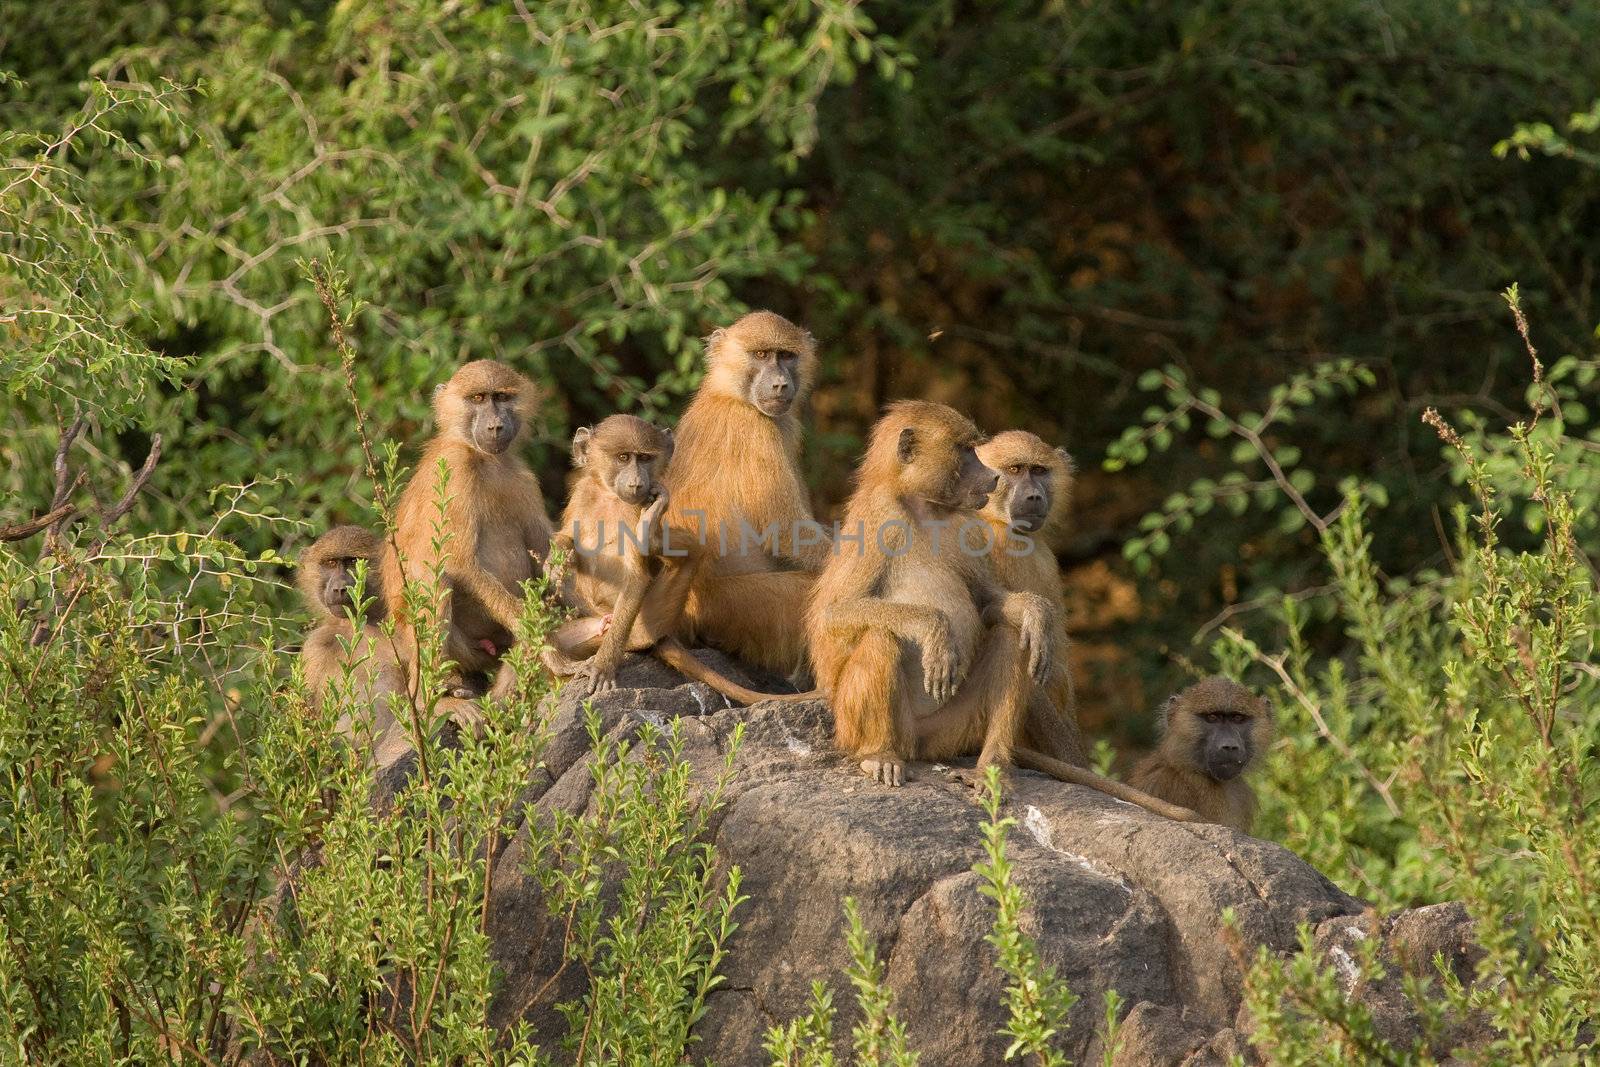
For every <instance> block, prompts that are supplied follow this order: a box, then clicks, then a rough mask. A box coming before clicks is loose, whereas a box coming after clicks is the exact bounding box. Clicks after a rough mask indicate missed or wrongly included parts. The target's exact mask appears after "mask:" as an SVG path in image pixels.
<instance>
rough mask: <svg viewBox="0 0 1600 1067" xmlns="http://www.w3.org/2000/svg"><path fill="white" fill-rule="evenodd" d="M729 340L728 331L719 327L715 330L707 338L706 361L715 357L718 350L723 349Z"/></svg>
mask: <svg viewBox="0 0 1600 1067" xmlns="http://www.w3.org/2000/svg"><path fill="white" fill-rule="evenodd" d="M727 338H728V331H727V330H724V329H723V328H722V327H720V326H719V327H717V328H716V329H715V330H712V331H711V333H710V334H709V335H707V337H706V359H708V360H709V359H710V358H711V357H712V356H713V355H715V354H716V351H717V349H719V348H721V347H722V342H723V341H725V340H727Z"/></svg>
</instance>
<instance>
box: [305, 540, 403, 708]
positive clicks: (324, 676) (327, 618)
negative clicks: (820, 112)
mask: <svg viewBox="0 0 1600 1067" xmlns="http://www.w3.org/2000/svg"><path fill="white" fill-rule="evenodd" d="M381 547H382V546H381V544H380V542H379V541H378V538H377V537H375V536H374V535H373V534H372V533H371V532H370V531H368V530H365V529H362V528H361V527H360V526H335V527H334V528H333V529H331V530H329V531H328V532H327V533H325V534H323V535H322V536H321V537H319V538H317V539H316V540H315V541H313V542H312V543H311V545H310V547H308V548H307V549H306V550H305V551H304V552H302V553H300V567H299V570H298V572H297V573H296V574H295V585H296V586H298V587H299V589H300V595H301V596H302V597H303V598H304V599H305V602H306V606H307V607H308V608H310V609H311V612H312V614H313V615H314V616H315V617H316V619H317V624H316V626H314V627H313V628H312V630H311V632H310V633H308V634H306V639H305V644H304V645H302V646H301V649H300V658H301V660H302V661H303V662H304V663H305V672H306V688H307V689H309V690H310V691H311V698H312V700H320V699H321V697H322V694H323V692H324V690H326V688H327V686H328V683H329V682H331V681H333V680H334V679H335V678H338V677H340V676H342V675H343V673H344V670H345V665H346V663H347V662H348V663H350V664H353V665H355V666H354V670H353V672H352V675H351V683H352V685H353V686H354V687H355V690H356V697H357V700H358V701H360V702H361V703H364V704H370V705H371V706H372V710H373V732H374V735H375V736H378V737H382V736H383V735H384V734H386V733H387V732H388V730H389V727H390V726H392V725H393V724H394V714H393V712H392V711H391V709H390V707H389V701H388V699H387V697H388V696H389V695H390V694H392V693H404V692H405V690H406V683H405V671H404V669H403V668H402V667H401V665H400V662H399V660H398V658H397V657H396V656H395V654H394V650H393V648H392V647H390V642H389V640H388V639H387V638H386V637H385V636H384V635H383V634H382V633H381V632H380V631H379V629H378V624H379V623H380V622H382V620H383V602H382V596H381V593H380V590H381V587H382V582H381V580H380V579H379V576H378V562H377V561H378V558H379V556H380V554H381ZM362 561H365V563H366V565H367V571H366V589H365V593H366V597H367V598H368V600H369V603H368V604H367V611H366V617H365V619H364V621H363V623H362V626H361V632H360V633H359V634H358V633H356V631H355V628H354V627H353V626H352V625H351V622H350V611H351V609H352V608H353V607H354V606H355V605H354V603H353V602H352V600H351V597H352V596H353V594H354V593H355V588H356V565H357V564H358V563H360V562H362ZM339 729H340V732H341V733H345V734H347V735H348V733H349V732H350V723H349V721H348V720H347V719H340V721H339Z"/></svg>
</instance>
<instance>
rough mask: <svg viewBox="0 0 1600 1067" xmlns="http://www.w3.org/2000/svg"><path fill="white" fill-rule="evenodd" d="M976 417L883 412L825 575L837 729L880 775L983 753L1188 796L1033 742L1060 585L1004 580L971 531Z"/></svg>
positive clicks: (1110, 788) (977, 522)
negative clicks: (1071, 760) (1039, 590)
mask: <svg viewBox="0 0 1600 1067" xmlns="http://www.w3.org/2000/svg"><path fill="white" fill-rule="evenodd" d="M980 442H981V438H980V436H979V434H978V431H977V429H976V428H975V427H974V426H973V425H972V423H971V422H969V421H968V420H967V419H966V418H964V417H963V416H961V415H959V414H957V413H956V412H955V411H953V410H951V409H950V408H948V407H945V406H944V405H942V404H931V403H926V402H923V401H910V400H907V401H900V402H899V403H896V404H893V405H891V406H890V408H889V410H888V412H887V414H885V415H884V417H883V418H882V419H880V420H879V422H878V424H877V425H876V426H875V427H873V430H872V436H871V440H870V442H869V444H868V446H867V454H866V457H865V458H864V459H863V460H862V463H861V469H860V471H859V473H858V476H857V481H856V490H855V493H854V494H853V495H852V496H851V498H850V504H849V507H848V509H847V512H846V517H845V521H844V523H843V525H842V528H841V530H840V537H839V542H838V546H837V550H836V554H835V555H834V557H833V559H832V560H831V561H830V562H829V564H828V566H827V568H826V569H825V570H824V571H823V573H822V577H821V578H820V579H819V580H818V583H817V591H816V596H815V597H814V598H813V600H812V603H811V611H810V614H809V617H808V629H809V633H810V637H811V658H812V662H813V664H814V665H815V667H816V671H817V678H818V681H819V682H820V683H821V686H822V689H823V691H824V692H825V693H826V694H827V695H828V697H829V699H830V700H831V701H832V703H833V710H834V723H835V740H836V741H837V743H838V744H839V747H840V748H843V749H844V750H846V751H848V752H850V753H852V754H854V755H855V756H856V758H857V759H859V760H860V761H861V767H862V770H863V771H865V772H866V773H867V775H868V776H869V777H872V778H875V779H876V780H877V781H880V782H883V783H885V784H888V785H899V784H900V783H901V782H902V781H903V780H904V776H905V770H904V765H905V761H906V760H907V759H918V758H920V759H948V758H952V757H957V756H967V755H972V754H974V753H976V754H977V756H978V768H979V770H980V771H981V770H982V769H983V768H985V767H988V766H990V765H998V766H1001V767H1007V766H1009V765H1011V764H1013V763H1016V764H1020V765H1022V766H1025V767H1031V768H1033V769H1035V770H1041V771H1044V772H1045V773H1047V774H1050V775H1052V776H1054V777H1056V778H1059V779H1060V780H1062V781H1066V782H1073V783H1075V784H1078V785H1088V786H1093V787H1094V788H1096V789H1100V790H1101V791H1103V792H1106V793H1108V794H1110V795H1112V796H1116V797H1119V798H1121V799H1123V800H1128V801H1131V802H1133V803H1136V804H1141V805H1143V806H1144V807H1146V808H1149V809H1150V810H1152V811H1155V812H1158V813H1160V814H1162V815H1167V816H1168V817H1171V818H1183V819H1192V818H1193V817H1194V815H1193V813H1192V812H1188V811H1185V810H1184V809H1182V808H1178V807H1175V806H1173V805H1169V804H1165V803H1163V802H1162V801H1160V800H1156V799H1155V798H1153V797H1149V796H1146V795H1145V794H1143V793H1140V792H1138V791H1137V790H1134V789H1129V788H1128V787H1127V786H1124V785H1122V784H1121V783H1119V782H1113V781H1111V780H1109V779H1106V778H1103V777H1101V776H1100V775H1097V774H1094V773H1093V772H1091V771H1087V770H1084V769H1083V768H1080V767H1074V766H1071V765H1070V764H1067V763H1064V762H1062V761H1061V760H1059V759H1054V758H1052V757H1049V756H1046V755H1044V754H1042V753H1040V752H1038V751H1036V750H1034V749H1030V748H1027V747H1025V746H1024V745H1022V744H1021V743H1020V742H1021V737H1022V734H1023V726H1024V723H1025V720H1026V712H1027V708H1028V702H1029V699H1030V697H1031V695H1032V693H1033V690H1034V688H1035V687H1036V686H1038V685H1039V684H1041V683H1042V681H1043V680H1044V679H1045V678H1047V677H1048V675H1049V671H1050V667H1051V656H1052V654H1053V649H1051V647H1050V613H1051V610H1052V609H1051V606H1050V604H1049V602H1048V601H1046V600H1045V599H1044V598H1043V597H1041V596H1039V595H1038V594H1035V593H1029V592H1006V591H1004V590H1002V589H1001V588H1000V587H999V586H998V585H997V584H996V583H995V581H994V577H993V570H992V568H991V566H990V564H989V561H988V558H987V555H986V554H984V555H980V554H974V553H972V552H970V551H969V550H968V549H967V547H965V546H966V545H968V544H969V543H970V542H968V541H967V540H966V536H967V534H968V533H970V529H971V527H973V526H976V527H979V528H982V529H984V530H986V529H987V527H986V525H985V524H984V523H983V522H982V520H981V519H980V518H978V516H977V512H978V510H979V509H980V508H981V507H982V506H983V504H984V502H985V501H986V500H987V499H988V497H989V494H990V493H991V492H993V491H994V489H995V486H996V485H997V483H998V478H997V476H996V474H995V472H994V471H992V470H990V469H989V468H988V467H986V466H984V465H983V463H982V461H981V460H979V459H978V455H977V451H976V446H977V445H978V444H979V443H980Z"/></svg>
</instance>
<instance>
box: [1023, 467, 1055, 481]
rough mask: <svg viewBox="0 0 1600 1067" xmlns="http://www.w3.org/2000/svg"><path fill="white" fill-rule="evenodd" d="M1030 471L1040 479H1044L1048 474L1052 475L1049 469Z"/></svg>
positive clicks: (1033, 468)
mask: <svg viewBox="0 0 1600 1067" xmlns="http://www.w3.org/2000/svg"><path fill="white" fill-rule="evenodd" d="M1028 470H1030V471H1031V472H1033V473H1034V474H1035V475H1037V476H1038V477H1040V478H1043V477H1044V476H1045V475H1046V474H1049V473H1050V470H1049V468H1048V467H1029V468H1028Z"/></svg>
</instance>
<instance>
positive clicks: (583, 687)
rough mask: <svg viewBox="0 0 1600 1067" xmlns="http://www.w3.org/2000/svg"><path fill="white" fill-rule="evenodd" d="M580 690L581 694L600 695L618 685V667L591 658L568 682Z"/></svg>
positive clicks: (579, 693)
mask: <svg viewBox="0 0 1600 1067" xmlns="http://www.w3.org/2000/svg"><path fill="white" fill-rule="evenodd" d="M567 684H568V685H571V686H573V687H575V688H576V689H577V690H578V695H579V696H586V697H587V696H599V695H600V694H602V693H609V692H611V691H612V690H613V689H615V688H616V687H617V668H616V667H605V666H602V665H600V664H597V663H595V661H594V660H592V659H591V660H590V661H589V662H588V663H586V664H584V666H583V669H582V670H580V671H579V672H578V673H577V674H575V675H573V676H572V680H571V681H570V682H568V683H567Z"/></svg>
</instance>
